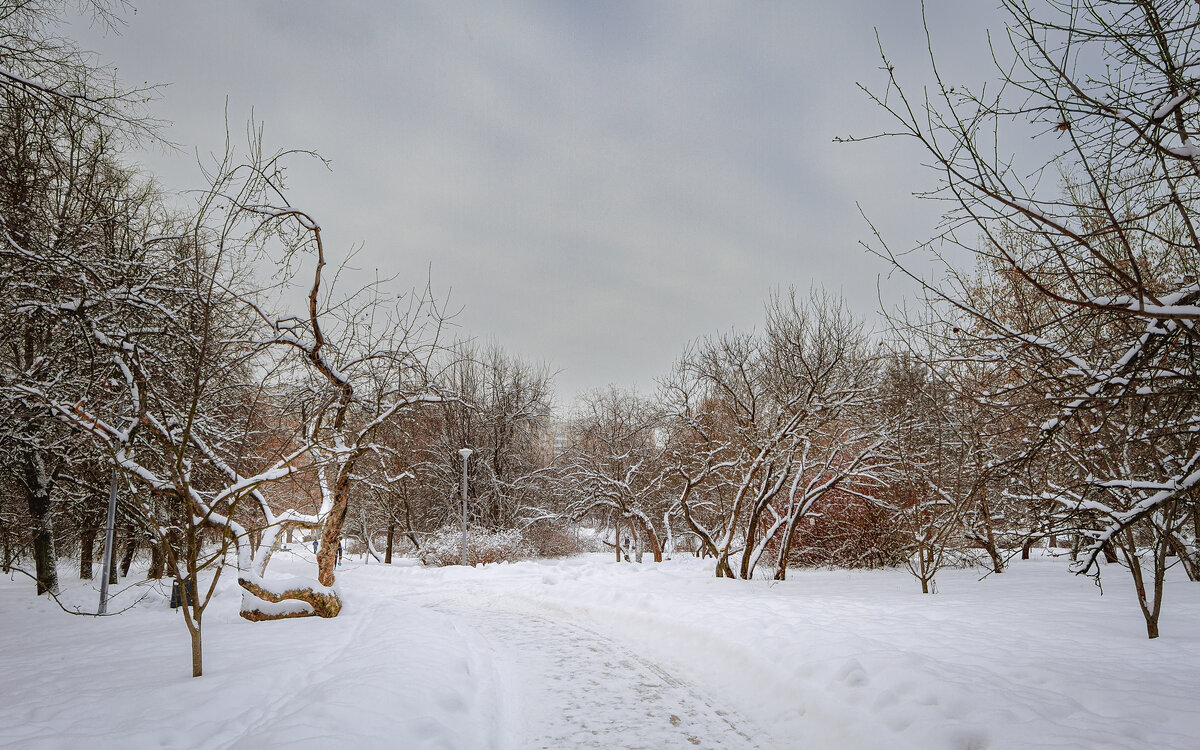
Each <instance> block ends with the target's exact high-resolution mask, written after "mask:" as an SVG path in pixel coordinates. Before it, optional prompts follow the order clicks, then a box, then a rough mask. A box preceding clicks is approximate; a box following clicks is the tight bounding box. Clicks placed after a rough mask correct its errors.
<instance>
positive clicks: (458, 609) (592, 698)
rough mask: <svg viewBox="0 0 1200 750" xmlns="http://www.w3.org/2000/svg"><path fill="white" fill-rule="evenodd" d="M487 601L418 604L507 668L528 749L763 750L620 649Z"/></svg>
mask: <svg viewBox="0 0 1200 750" xmlns="http://www.w3.org/2000/svg"><path fill="white" fill-rule="evenodd" d="M472 598H474V597H472ZM483 600H484V597H478V598H474V602H471V601H469V600H467V598H466V597H463V598H457V597H455V598H447V597H445V596H444V592H443V595H442V596H437V597H436V598H434V597H430V598H427V599H426V598H424V597H421V598H414V599H412V601H414V603H421V604H424V605H425V606H428V607H430V608H432V609H434V610H435V611H438V612H441V613H443V614H446V615H449V616H451V617H454V618H456V619H458V620H460V621H461V622H463V623H464V625H465V626H468V627H470V628H472V629H473V630H475V631H476V632H477V633H478V634H479V636H480V637H481V638H482V639H483V640H484V641H485V642H486V643H488V644H489V645H490V646H491V647H492V648H493V650H494V651H496V652H497V653H498V654H499V655H500V656H501V658H502V659H504V660H505V661H507V665H506V666H507V667H508V668H509V669H508V670H507V671H509V672H511V675H510V679H509V680H508V683H509V684H510V686H511V688H512V689H515V690H517V691H519V693H520V697H519V700H518V703H519V704H520V705H522V706H523V707H524V708H525V716H524V730H525V742H524V744H523V745H522V747H527V748H555V749H557V748H565V747H570V748H606V749H610V748H614V747H620V748H628V749H629V750H635V749H637V748H647V749H648V750H649V749H653V750H670V749H671V748H712V749H713V750H721V749H723V748H737V749H738V750H741V749H743V748H745V749H747V750H749V749H751V748H762V745H760V744H759V742H758V740H757V739H756V737H755V734H756V732H754V731H753V730H752V729H750V728H749V727H750V725H749V724H748V722H746V721H745V720H744V719H742V718H741V717H738V716H736V715H734V714H732V713H731V712H727V711H722V710H720V709H718V708H717V707H715V706H714V705H713V703H712V701H711V700H710V699H709V698H708V697H707V696H705V695H704V693H703V692H702V691H701V690H699V689H698V688H697V687H696V686H695V685H692V684H689V683H687V682H685V681H683V680H681V679H679V678H678V677H676V676H675V675H673V674H671V673H670V672H669V671H668V670H666V669H663V668H662V667H661V666H659V665H657V664H655V663H653V662H651V661H648V660H646V659H644V658H642V657H640V656H638V655H636V654H634V653H633V652H631V651H630V650H629V649H628V648H626V647H625V646H623V645H621V644H620V643H618V642H616V641H613V640H612V639H609V638H606V637H604V636H601V635H600V634H598V633H595V632H593V631H591V630H588V629H587V628H585V627H582V626H579V625H576V624H574V623H568V622H564V621H562V620H559V619H554V618H549V617H546V616H544V615H543V614H542V613H537V614H535V613H531V612H520V611H516V610H513V609H509V608H507V607H503V608H497V607H495V606H489V605H488V604H484V603H483ZM473 605H474V606H473Z"/></svg>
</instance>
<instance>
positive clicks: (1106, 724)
mask: <svg viewBox="0 0 1200 750" xmlns="http://www.w3.org/2000/svg"><path fill="white" fill-rule="evenodd" d="M64 567H65V566H64ZM311 568H312V561H311V554H307V555H305V554H304V553H303V552H300V553H293V554H292V555H291V556H288V555H280V556H278V557H277V558H276V560H275V561H273V562H272V565H271V571H270V572H271V573H272V574H274V575H280V574H285V573H297V574H303V573H309V572H310V571H311ZM1064 568H1065V566H1064V563H1063V562H1062V561H1061V560H1053V559H1038V560H1030V561H1019V560H1018V561H1014V563H1013V565H1012V568H1011V570H1010V571H1009V572H1007V573H1005V574H1003V575H1000V576H991V577H988V578H986V579H984V580H982V581H980V580H978V578H979V572H977V571H947V572H943V573H942V574H941V575H939V578H938V584H939V588H940V593H939V594H937V595H935V596H922V595H921V594H920V593H919V589H918V588H917V584H916V583H915V582H914V581H913V580H912V579H911V578H910V577H909V576H908V575H907V574H906V573H903V572H900V571H864V572H846V571H793V572H792V573H791V576H792V579H791V580H788V581H786V582H782V583H775V582H771V581H753V582H745V581H728V580H716V579H713V578H711V577H710V575H711V573H710V567H709V566H708V565H707V564H706V563H704V562H703V561H696V560H692V559H685V560H676V561H673V562H667V563H663V564H662V565H655V564H652V563H648V564H645V565H641V566H638V565H630V564H617V563H615V562H613V561H612V560H611V559H610V558H609V557H608V556H607V555H595V556H587V557H580V558H572V559H567V560H558V561H544V562H531V563H519V564H515V565H507V564H501V565H491V566H486V567H482V568H477V569H464V568H443V569H425V568H420V567H413V566H390V567H388V566H382V565H377V564H371V565H363V564H361V562H349V563H348V564H347V565H346V567H344V568H343V569H342V572H341V576H340V587H341V590H342V592H343V596H344V599H345V601H346V607H345V609H344V610H343V612H342V614H341V615H340V616H339V617H337V618H336V619H334V620H318V619H315V618H308V619H301V620H291V621H281V622H269V623H250V622H247V621H245V620H242V619H241V618H239V617H238V616H237V608H238V594H237V590H236V583H235V582H234V580H233V576H228V578H227V580H223V581H222V588H221V593H220V594H219V595H218V597H217V598H216V599H215V600H214V602H213V604H212V606H211V607H210V608H209V610H208V614H207V616H206V619H205V630H204V635H205V639H204V642H205V676H204V677H202V678H199V679H192V678H191V677H190V659H189V650H188V648H189V647H188V638H187V633H186V631H185V629H184V627H183V623H182V622H181V621H180V615H179V614H178V613H176V612H173V611H172V610H170V609H168V608H167V602H166V599H165V597H164V596H163V594H162V593H161V592H158V591H155V590H153V589H151V588H148V587H142V586H139V587H133V588H130V589H127V590H125V591H123V593H122V594H121V595H120V596H119V597H118V598H117V600H116V602H115V603H114V606H113V609H117V608H120V607H121V606H123V605H127V604H130V603H131V602H132V601H133V600H134V599H136V598H138V597H142V599H141V601H140V602H139V603H138V604H137V605H136V606H134V607H132V608H130V609H127V610H125V611H124V612H122V613H121V614H119V615H117V616H113V617H107V618H103V619H93V618H84V617H72V616H68V615H64V614H63V613H62V612H61V611H60V610H59V609H58V608H57V607H56V606H54V605H53V603H50V602H46V601H45V600H44V599H35V598H34V597H33V596H32V595H31V591H30V589H31V588H32V583H31V582H30V581H29V580H28V579H24V578H20V577H19V578H17V579H15V580H8V579H3V580H0V747H5V748H8V747H11V748H73V747H79V746H87V747H96V748H109V747H111V748H141V747H178V748H192V747H203V748H224V747H253V748H273V747H286V748H304V747H318V746H319V747H326V748H327V747H355V748H374V747H395V748H461V749H463V750H476V749H484V748H496V749H497V750H501V749H507V748H555V749H557V748H592V747H595V748H606V749H609V750H611V749H613V748H643V747H644V748H655V749H656V750H669V749H670V748H691V747H711V748H814V749H818V748H819V749H822V750H836V749H838V748H852V749H854V750H863V749H870V748H887V749H889V750H891V749H893V748H895V749H900V748H934V749H939V748H946V749H948V750H951V749H952V750H966V749H968V748H972V749H975V750H982V749H983V748H994V749H997V750H999V749H1001V748H1042V747H1044V748H1088V749H1098V748H1131V749H1132V748H1139V749H1140V748H1160V749H1164V750H1165V749H1170V748H1177V749H1178V750H1194V749H1195V748H1197V747H1200V706H1197V704H1196V696H1197V695H1200V627H1198V626H1200V584H1193V583H1188V582H1186V581H1184V580H1182V579H1175V580H1172V581H1171V583H1170V584H1169V586H1168V589H1167V597H1168V600H1167V602H1166V604H1165V611H1164V615H1163V621H1162V637H1161V638H1159V639H1158V640H1156V641H1150V640H1147V639H1146V638H1145V634H1144V626H1143V624H1142V621H1141V616H1140V615H1139V614H1138V612H1137V605H1136V603H1135V602H1134V600H1133V599H1132V593H1131V590H1130V584H1129V583H1128V582H1127V580H1126V579H1127V576H1126V575H1125V574H1124V571H1119V570H1113V571H1111V573H1110V574H1109V575H1108V576H1106V579H1105V582H1104V583H1105V585H1104V594H1103V596H1101V595H1100V592H1099V591H1098V590H1097V589H1096V587H1095V586H1094V585H1093V584H1092V583H1091V582H1090V581H1089V580H1087V579H1082V578H1076V577H1072V576H1071V575H1069V574H1068V573H1067V572H1066V571H1065V569H1064ZM64 574H65V575H67V576H69V573H68V571H66V570H64ZM65 598H66V599H67V600H69V601H73V602H78V603H80V604H81V605H83V604H86V606H87V607H93V608H94V606H95V593H94V591H92V590H91V588H90V587H89V586H87V585H83V584H78V585H75V586H74V587H72V588H70V590H69V591H68V592H67V594H66V595H65Z"/></svg>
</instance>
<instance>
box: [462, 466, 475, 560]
mask: <svg viewBox="0 0 1200 750" xmlns="http://www.w3.org/2000/svg"><path fill="white" fill-rule="evenodd" d="M474 452H475V451H473V450H471V449H470V448H463V449H462V450H460V451H459V452H458V455H460V456H462V459H463V480H462V550H461V551H460V552H459V555H458V564H459V565H466V564H467V459H468V458H470V457H471V454H472V453H474Z"/></svg>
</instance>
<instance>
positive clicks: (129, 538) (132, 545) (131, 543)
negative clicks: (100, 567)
mask: <svg viewBox="0 0 1200 750" xmlns="http://www.w3.org/2000/svg"><path fill="white" fill-rule="evenodd" d="M141 541H142V537H141V534H139V533H138V532H137V529H135V528H134V526H133V522H132V521H131V522H129V524H128V525H127V526H126V527H125V554H124V555H122V556H121V577H122V578H128V577H129V567H130V566H131V565H133V556H134V554H136V553H137V548H138V547H139V546H140V544H141Z"/></svg>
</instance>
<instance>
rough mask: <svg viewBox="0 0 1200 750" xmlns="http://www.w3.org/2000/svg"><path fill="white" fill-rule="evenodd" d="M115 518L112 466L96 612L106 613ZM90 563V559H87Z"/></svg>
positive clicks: (114, 471)
mask: <svg viewBox="0 0 1200 750" xmlns="http://www.w3.org/2000/svg"><path fill="white" fill-rule="evenodd" d="M116 520H117V467H115V466H114V467H113V470H112V478H111V479H110V480H109V484H108V517H107V518H106V519H105V523H104V568H103V569H102V570H101V571H100V607H99V609H97V610H96V614H98V615H103V614H107V613H108V568H109V566H110V565H112V557H113V536H114V534H113V531H114V529H113V527H114V526H116ZM88 563H89V564H90V563H91V560H89V561H88Z"/></svg>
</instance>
